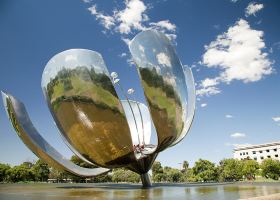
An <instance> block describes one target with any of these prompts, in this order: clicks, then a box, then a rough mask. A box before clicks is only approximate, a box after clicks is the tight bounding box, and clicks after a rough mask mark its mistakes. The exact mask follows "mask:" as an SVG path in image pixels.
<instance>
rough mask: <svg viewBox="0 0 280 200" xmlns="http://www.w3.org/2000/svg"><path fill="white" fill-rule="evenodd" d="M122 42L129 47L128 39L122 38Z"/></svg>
mask: <svg viewBox="0 0 280 200" xmlns="http://www.w3.org/2000/svg"><path fill="white" fill-rule="evenodd" d="M122 41H124V43H125V44H126V45H127V46H129V44H130V42H131V40H130V39H128V38H123V37H122Z"/></svg>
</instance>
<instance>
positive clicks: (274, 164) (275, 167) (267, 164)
mask: <svg viewBox="0 0 280 200" xmlns="http://www.w3.org/2000/svg"><path fill="white" fill-rule="evenodd" d="M261 169H262V176H263V177H265V178H271V179H274V180H278V179H279V176H280V161H279V160H272V159H271V158H269V159H265V160H263V161H262V164H261Z"/></svg>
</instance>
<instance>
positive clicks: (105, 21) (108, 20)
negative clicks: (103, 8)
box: [88, 5, 115, 29]
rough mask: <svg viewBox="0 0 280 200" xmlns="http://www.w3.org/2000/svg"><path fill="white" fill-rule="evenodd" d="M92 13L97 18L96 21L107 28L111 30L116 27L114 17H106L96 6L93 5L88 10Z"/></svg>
mask: <svg viewBox="0 0 280 200" xmlns="http://www.w3.org/2000/svg"><path fill="white" fill-rule="evenodd" d="M88 10H89V11H90V13H91V14H92V15H94V16H95V17H96V20H99V21H100V23H101V24H102V25H103V26H104V27H105V28H106V29H110V28H111V27H113V26H114V25H115V19H114V17H112V16H109V15H104V14H103V13H102V12H98V11H97V10H96V5H93V6H91V7H89V8H88Z"/></svg>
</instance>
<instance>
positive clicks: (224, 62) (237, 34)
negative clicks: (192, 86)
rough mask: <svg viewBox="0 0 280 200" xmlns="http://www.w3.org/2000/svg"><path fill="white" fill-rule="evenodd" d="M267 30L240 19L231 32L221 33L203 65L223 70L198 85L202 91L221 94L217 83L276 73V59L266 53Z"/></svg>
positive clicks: (254, 79) (203, 57) (206, 48)
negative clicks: (252, 26)
mask: <svg viewBox="0 0 280 200" xmlns="http://www.w3.org/2000/svg"><path fill="white" fill-rule="evenodd" d="M263 35H264V33H263V31H258V30H254V29H252V28H251V27H250V25H249V23H248V22H247V21H246V20H244V19H240V20H239V21H237V22H236V23H235V24H234V25H233V26H231V27H229V29H228V31H227V32H225V33H222V34H220V35H218V36H217V38H216V40H214V41H212V42H211V43H210V44H209V45H206V46H205V50H206V51H205V53H204V54H203V56H202V62H201V64H203V65H205V66H207V67H208V68H217V69H219V70H220V73H219V75H218V76H217V77H215V78H206V79H204V80H202V81H201V83H200V84H199V87H198V91H199V94H200V95H201V96H203V95H213V94H218V93H220V90H219V89H218V88H217V85H218V84H220V83H228V84H229V83H231V82H232V81H234V80H239V81H242V82H244V83H248V82H256V81H259V80H261V79H262V78H263V77H265V76H266V75H269V74H271V73H272V72H273V68H272V64H273V62H272V61H270V60H269V59H268V54H267V53H266V52H264V50H265V48H266V46H265V42H264V40H263Z"/></svg>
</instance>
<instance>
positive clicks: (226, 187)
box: [0, 183, 280, 200]
mask: <svg viewBox="0 0 280 200" xmlns="http://www.w3.org/2000/svg"><path fill="white" fill-rule="evenodd" d="M276 193H279V199H280V183H235V184H155V185H154V186H153V187H152V188H150V189H141V185H136V184H47V183H46V184H0V199H1V200H35V199H42V200H43V199H48V200H62V199H79V200H85V199H189V200H204V199H205V200H206V199H207V200H216V199H226V200H233V199H246V198H250V197H258V196H265V195H271V194H276Z"/></svg>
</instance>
